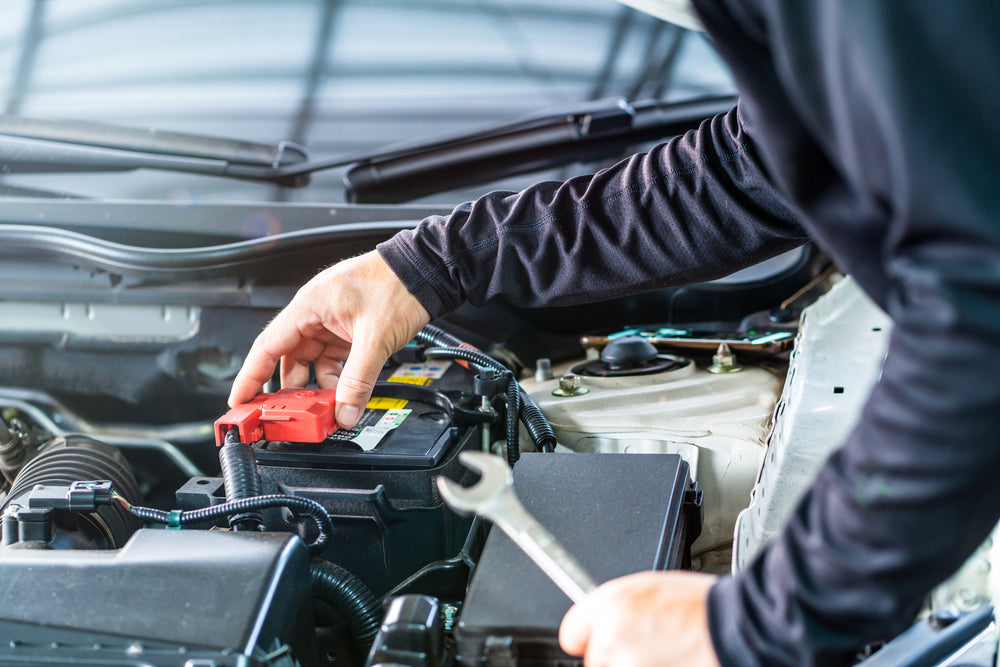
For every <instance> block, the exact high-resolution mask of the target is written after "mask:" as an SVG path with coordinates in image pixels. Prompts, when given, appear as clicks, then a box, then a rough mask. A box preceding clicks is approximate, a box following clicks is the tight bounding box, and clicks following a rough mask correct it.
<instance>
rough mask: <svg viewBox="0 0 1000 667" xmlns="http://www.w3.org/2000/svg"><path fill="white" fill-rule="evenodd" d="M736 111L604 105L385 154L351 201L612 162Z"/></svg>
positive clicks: (352, 174)
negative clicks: (641, 146) (624, 153)
mask: <svg viewBox="0 0 1000 667" xmlns="http://www.w3.org/2000/svg"><path fill="white" fill-rule="evenodd" d="M735 103H736V98H735V97H733V96H725V97H715V98H705V99H700V100H694V101H690V102H681V103H666V102H662V101H659V100H650V101H645V102H637V103H635V104H629V103H628V102H627V101H626V100H624V99H611V100H602V101H597V102H593V103H590V104H587V105H583V106H579V107H575V108H573V109H570V110H567V111H565V112H562V113H547V114H545V115H542V116H536V117H532V118H528V119H525V120H522V121H517V122H514V123H510V124H506V125H501V126H498V127H495V128H490V129H487V130H484V131H481V132H473V133H469V134H464V135H459V136H456V137H451V138H448V139H445V140H440V141H436V142H433V143H427V144H423V145H418V146H413V147H409V148H406V149H401V150H397V151H389V152H385V153H383V154H381V155H377V156H372V157H370V158H367V159H364V160H360V161H359V162H358V163H357V164H356V165H355V166H353V167H352V168H351V169H350V170H349V171H348V172H347V174H346V175H345V177H344V180H345V182H346V183H347V187H348V190H347V195H348V201H350V202H352V203H365V204H396V203H400V202H405V201H409V200H411V199H415V198H417V197H421V196H424V195H428V194H432V193H435V192H443V191H446V190H451V189H454V188H458V187H463V186H467V185H473V184H478V183H485V182H490V181H495V180H499V179H502V178H506V177H509V176H516V175H520V174H525V173H530V172H535V171H541V170H544V169H551V168H554V167H561V166H564V165H568V164H572V163H574V162H591V161H596V160H603V159H613V158H616V157H619V156H620V155H621V154H622V151H623V150H625V149H627V148H629V147H630V146H633V145H635V144H637V143H642V142H645V141H652V140H657V139H661V138H665V137H670V136H675V135H678V134H682V133H684V132H686V131H688V130H690V129H693V128H695V127H697V126H698V124H699V123H701V122H702V121H703V120H704V119H705V118H707V117H709V116H714V115H716V114H720V113H725V112H726V111H728V110H729V109H731V108H732V107H733V105H734V104H735ZM306 167H307V165H299V166H298V167H292V168H291V169H292V170H294V169H297V168H306Z"/></svg>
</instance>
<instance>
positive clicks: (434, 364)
mask: <svg viewBox="0 0 1000 667" xmlns="http://www.w3.org/2000/svg"><path fill="white" fill-rule="evenodd" d="M449 367H451V362H450V361H425V362H423V363H422V364H416V363H414V364H403V365H402V366H400V367H399V368H397V369H396V370H395V371H394V372H393V373H392V375H390V376H389V382H402V383H405V384H419V385H428V384H430V383H432V382H433V381H434V380H440V379H441V377H442V376H443V375H444V374H445V373H446V372H447V371H448V368H449Z"/></svg>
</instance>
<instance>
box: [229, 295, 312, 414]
mask: <svg viewBox="0 0 1000 667" xmlns="http://www.w3.org/2000/svg"><path fill="white" fill-rule="evenodd" d="M287 312H288V311H287V309H286V310H283V311H281V312H280V313H279V314H278V316H277V317H276V318H274V321H272V322H271V323H270V324H269V325H267V327H266V328H265V329H264V331H262V332H261V333H260V335H259V336H257V339H256V340H254V342H253V345H251V346H250V352H248V353H247V358H246V360H245V361H244V362H243V368H241V369H240V372H239V373H237V375H236V379H235V380H233V388H232V391H230V393H229V407H233V406H236V405H239V404H240V403H246V402H247V401H249V400H250V399H251V398H253V397H254V396H256V395H257V394H259V393H260V390H261V388H262V387H263V386H264V383H265V382H267V381H268V380H270V379H271V374H272V373H274V367H275V366H277V365H278V360H279V359H281V357H283V356H284V355H286V354H288V353H289V352H291V351H292V350H294V349H295V348H296V346H297V345H298V344H299V341H300V340H301V334H300V333H299V330H298V328H297V327H295V326H291V325H289V324H286V321H287V319H288V317H287V316H285V317H282V316H284V315H285V314H286V313H287Z"/></svg>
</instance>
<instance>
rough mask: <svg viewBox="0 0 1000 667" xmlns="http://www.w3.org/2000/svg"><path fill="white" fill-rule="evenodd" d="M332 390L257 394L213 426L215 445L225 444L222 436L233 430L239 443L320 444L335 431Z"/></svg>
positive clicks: (292, 390) (287, 390) (299, 390)
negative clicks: (235, 431) (261, 441)
mask: <svg viewBox="0 0 1000 667" xmlns="http://www.w3.org/2000/svg"><path fill="white" fill-rule="evenodd" d="M335 395H336V392H335V391H334V390H333V389H282V390H280V391H277V392H275V393H273V394H258V395H257V396H255V397H254V398H253V399H251V400H250V401H248V402H247V403H243V404H242V405H237V406H236V407H234V408H232V409H231V410H230V411H229V412H227V413H226V414H224V415H222V417H220V418H219V419H218V420H217V421H216V422H215V444H216V445H217V446H219V447H221V446H222V444H223V443H224V442H225V438H226V433H227V432H228V431H229V430H230V429H233V428H235V429H237V432H238V433H239V436H240V442H243V443H245V444H248V445H249V444H253V443H254V442H257V441H258V440H271V441H283V442H314V443H315V442H322V441H323V440H325V439H326V437H327V436H328V435H330V434H331V433H333V432H334V431H336V430H337V422H336V419H335V418H334V406H335V405H336V401H335V400H334V396H335Z"/></svg>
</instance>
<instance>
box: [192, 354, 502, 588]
mask: <svg viewBox="0 0 1000 667" xmlns="http://www.w3.org/2000/svg"><path fill="white" fill-rule="evenodd" d="M473 377H474V373H473V372H472V371H470V370H469V369H467V368H464V367H463V366H461V365H460V364H458V363H457V362H450V361H426V362H415V363H391V362H390V364H388V365H387V367H386V368H385V369H384V370H383V372H382V374H381V375H380V381H379V382H378V383H377V384H376V386H375V390H374V392H373V394H372V399H371V401H369V403H368V405H367V407H366V409H365V410H364V412H363V413H362V415H361V418H360V420H359V422H358V424H357V425H356V426H355V427H353V428H351V429H338V428H337V426H336V423H335V422H334V421H333V418H332V417H333V412H334V408H335V401H334V394H335V392H333V391H332V390H319V389H284V390H281V391H280V392H275V393H274V394H266V395H261V396H259V397H258V398H257V399H255V400H254V401H251V402H249V403H247V404H244V405H240V406H237V407H236V408H234V409H233V410H230V411H229V412H228V413H226V415H224V416H223V417H222V418H221V419H220V420H219V421H218V422H217V423H216V440H217V442H219V443H221V442H222V441H223V439H224V438H225V435H226V433H227V431H228V430H229V429H231V428H237V429H238V432H239V435H240V439H241V440H242V441H243V442H246V443H248V444H251V445H252V447H253V451H254V456H255V458H256V461H257V470H258V474H259V477H260V482H261V491H262V492H263V493H282V494H294V495H297V496H302V497H305V498H309V499H312V500H315V501H317V502H319V503H321V504H323V506H324V507H326V509H327V511H329V512H330V514H331V515H332V516H333V517H334V524H335V533H336V534H335V536H334V538H333V539H332V540H330V543H329V545H328V547H327V549H326V551H325V552H324V553H323V557H325V558H327V559H329V560H332V561H334V562H336V563H338V564H339V565H341V566H342V567H344V568H346V569H348V570H349V571H351V572H352V573H354V574H355V575H356V576H358V577H359V578H360V579H361V580H362V581H364V582H365V584H367V585H368V586H369V588H371V589H372V591H373V592H374V593H375V594H376V595H381V594H383V593H385V592H387V591H388V590H390V589H391V588H392V587H393V586H395V585H396V584H398V583H400V582H401V581H402V580H403V579H405V578H406V577H407V576H409V575H410V574H412V573H413V572H414V571H415V570H417V569H419V568H420V567H421V566H423V565H426V564H427V563H429V562H432V561H436V560H441V559H445V558H449V557H451V556H454V555H455V554H456V553H458V551H459V549H460V548H461V546H462V544H463V542H464V541H465V538H466V537H467V535H468V530H469V527H470V525H471V520H470V519H468V518H465V517H459V516H456V515H455V514H454V513H452V512H450V511H449V510H448V509H447V508H446V507H445V506H444V505H443V503H442V502H441V499H440V497H439V496H438V495H437V490H436V488H435V487H434V478H435V477H437V476H438V475H446V476H448V477H452V478H453V479H455V480H457V481H459V482H467V481H468V479H469V478H470V477H471V476H472V475H473V473H471V472H470V471H468V470H466V469H465V468H464V466H462V465H460V464H459V463H458V461H457V458H456V457H457V455H458V452H460V451H461V450H463V449H466V448H468V447H472V446H475V447H479V446H480V445H481V442H482V437H481V431H480V428H481V424H482V423H483V422H485V421H490V422H492V421H495V420H496V419H497V416H496V414H495V413H491V412H490V413H488V412H483V411H482V410H480V406H481V398H480V397H479V396H476V395H474V394H473V393H472V390H473ZM300 436H301V437H303V438H306V437H308V438H309V439H311V440H312V441H311V442H309V441H306V442H303V441H295V440H294V438H296V437H300ZM222 499H224V492H223V490H222V487H221V480H217V479H214V478H210V479H208V480H204V479H202V480H199V479H195V480H192V481H190V482H189V483H188V484H186V485H185V486H184V487H183V488H182V489H181V490H180V491H179V492H178V503H179V504H180V506H181V507H183V508H185V509H191V508H196V507H199V506H205V505H207V504H211V503H216V502H220V501H221V500H222ZM288 519H289V517H288V516H287V514H286V513H282V512H281V511H279V510H274V511H267V512H265V513H264V522H265V527H266V528H267V530H290V529H292V528H294V526H293V524H292V523H291V522H289V521H288Z"/></svg>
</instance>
